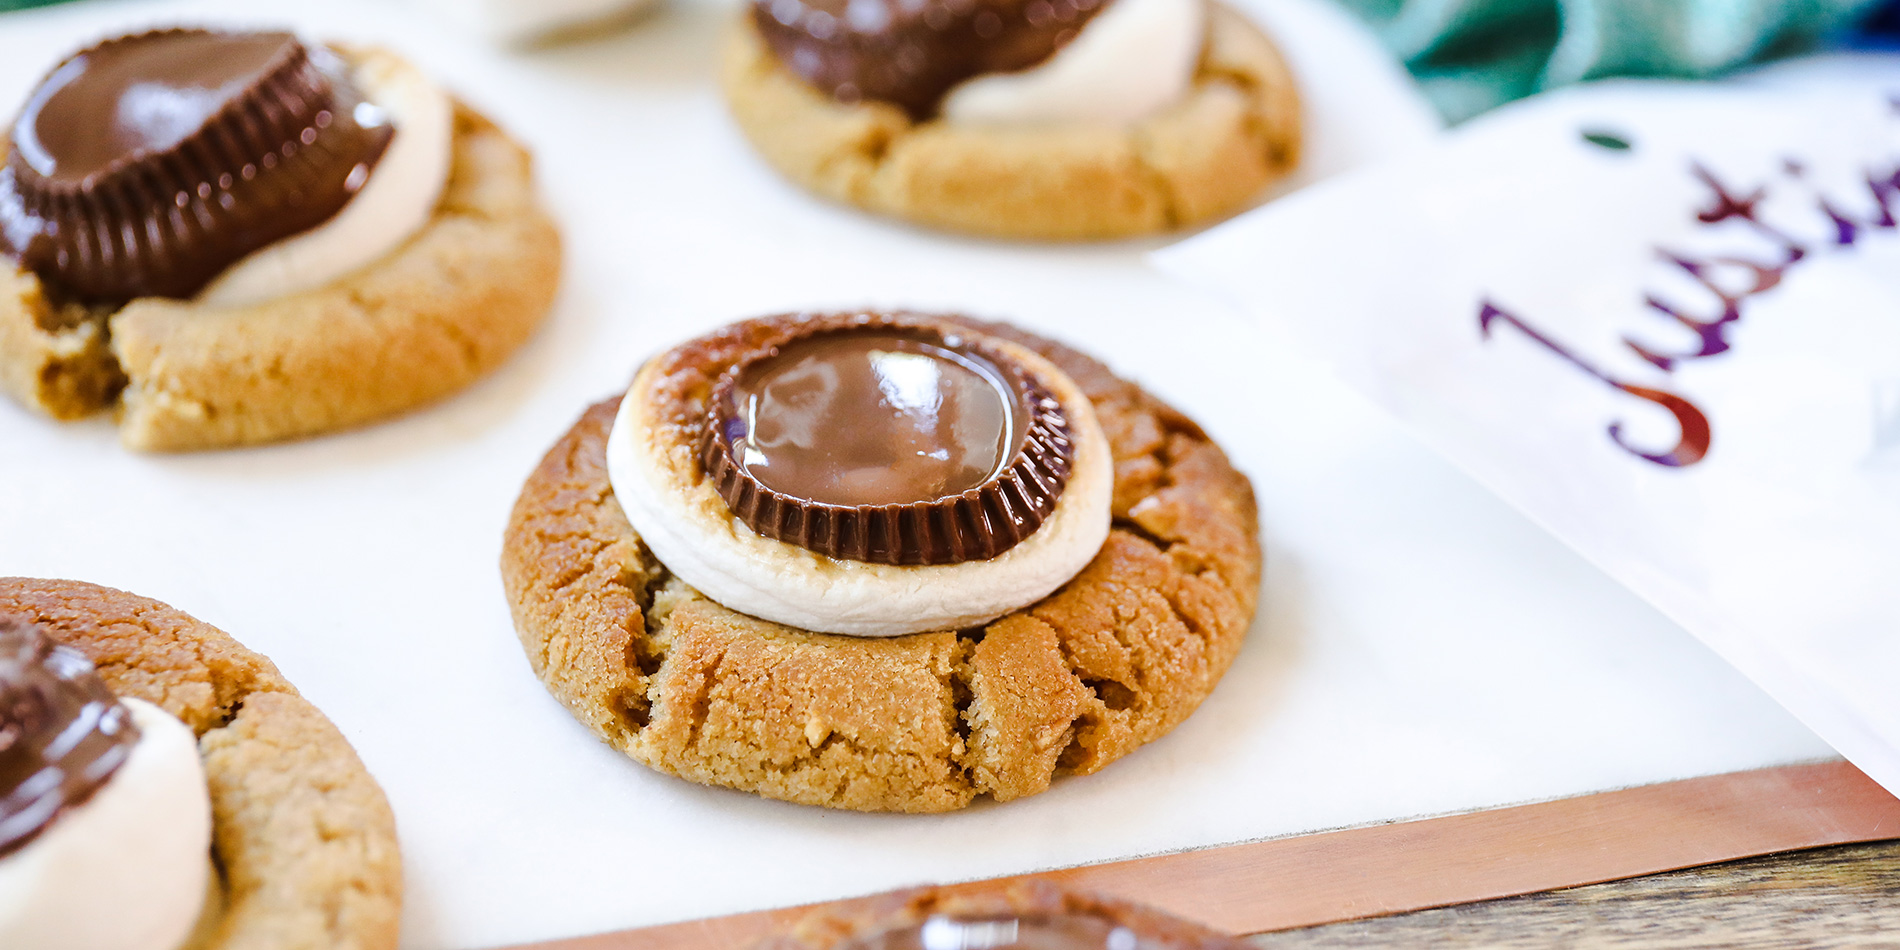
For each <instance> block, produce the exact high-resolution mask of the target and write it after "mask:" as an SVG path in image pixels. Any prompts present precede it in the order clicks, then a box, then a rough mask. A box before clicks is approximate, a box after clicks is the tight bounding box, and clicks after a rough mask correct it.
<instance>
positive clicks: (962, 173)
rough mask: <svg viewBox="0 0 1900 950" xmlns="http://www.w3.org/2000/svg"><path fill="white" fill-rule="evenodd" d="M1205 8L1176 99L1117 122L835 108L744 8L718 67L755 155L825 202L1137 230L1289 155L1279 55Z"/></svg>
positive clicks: (981, 225)
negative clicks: (1003, 123)
mask: <svg viewBox="0 0 1900 950" xmlns="http://www.w3.org/2000/svg"><path fill="white" fill-rule="evenodd" d="M1208 13H1209V16H1208V38H1207V46H1206V48H1205V50H1204V51H1203V52H1202V54H1201V63H1200V67H1199V71H1198V73H1197V74H1196V76H1195V80H1194V85H1193V86H1192V88H1191V89H1190V90H1189V92H1188V94H1187V96H1186V97H1185V98H1183V99H1182V100H1181V101H1180V102H1178V103H1175V104H1174V105H1172V106H1170V107H1168V108H1167V109H1165V110H1163V111H1162V112H1160V113H1158V114H1156V115H1153V116H1150V117H1148V118H1146V119H1143V120H1142V121H1141V122H1139V123H1137V124H1135V125H1134V126H1132V127H1127V128H1123V127H1119V126H1107V125H1084V124H1076V125H1059V126H1047V127H1043V126H1035V127H1022V128H1013V127H997V126H977V125H970V126H962V125H956V124H953V123H948V122H942V121H931V122H925V123H922V124H917V123H913V122H912V121H911V120H910V118H909V117H908V116H906V115H905V114H904V112H903V111H902V110H900V109H898V108H897V107H895V106H892V105H889V104H886V103H880V102H861V103H857V104H851V105H847V104H843V103H839V102H837V101H834V100H833V99H831V98H830V97H829V96H826V95H825V94H823V93H821V92H819V91H818V90H816V89H814V88H812V87H811V86H810V85H808V84H806V83H805V82H804V81H802V80H800V79H798V78H797V77H796V76H794V75H792V73H791V72H789V71H787V70H786V69H785V67H784V66H783V65H782V64H781V63H779V61H778V60H777V58H776V57H775V56H774V55H773V54H772V52H771V51H770V50H769V49H767V47H766V46H765V43H764V41H763V40H761V39H760V37H759V35H758V31H757V30H756V29H755V28H754V27H753V26H752V21H751V18H750V17H741V18H740V20H739V22H737V23H736V24H734V26H733V28H732V30H731V33H730V36H729V37H728V39H727V41H726V49H725V56H724V68H723V71H722V78H723V82H724V86H725V91H726V99H727V101H728V103H729V104H730V105H731V108H732V114H733V116H734V118H735V119H737V120H738V123H739V127H740V129H742V130H743V131H744V132H745V134H746V136H747V137H748V138H750V139H751V140H752V144H753V145H754V146H755V147H757V148H758V150H759V153H760V154H761V155H763V156H764V157H765V160H766V161H767V162H768V163H770V164H771V165H772V166H773V167H774V168H777V169H778V170H779V171H780V172H781V173H783V174H784V175H785V176H786V177H788V178H790V179H792V180H793V181H794V182H797V183H798V184H800V185H802V186H804V187H805V188H808V189H810V190H812V191H814V192H817V193H818V194H820V195H823V196H825V197H827V198H831V199H833V200H836V201H842V202H846V203H848V204H853V205H857V206H858V207H860V208H863V209H865V210H867V211H873V212H876V213H879V214H887V215H891V216H893V217H898V218H903V219H905V220H907V221H912V222H915V223H917V224H923V225H928V226H930V227H935V228H943V229H946V230H951V231H964V232H968V233H972V234H981V235H989V236H993V237H1006V238H1033V239H1043V240H1090V239H1101V238H1116V237H1126V236H1130V235H1136V234H1149V233H1153V232H1157V231H1166V230H1170V229H1174V228H1185V227H1191V226H1193V225H1196V224H1200V223H1204V222H1207V221H1210V220H1213V219H1215V218H1218V217H1222V216H1224V215H1228V214H1232V213H1233V212H1235V211H1238V210H1240V209H1241V208H1243V207H1245V206H1246V205H1247V204H1248V202H1250V201H1252V200H1253V199H1254V198H1256V197H1258V196H1259V194H1260V192H1261V190H1262V189H1263V188H1265V187H1266V186H1267V184H1268V183H1270V182H1272V181H1274V180H1275V179H1278V178H1280V177H1281V176H1282V175H1284V174H1286V173H1287V172H1288V171H1291V170H1292V168H1293V166H1294V164H1295V163H1296V162H1297V160H1298V156H1299V145H1300V105H1299V95H1298V93H1297V91H1296V90H1295V88H1294V85H1293V77H1292V73H1291V72H1290V71H1289V70H1288V69H1287V66H1286V63H1285V61H1284V60H1282V59H1281V57H1280V53H1279V51H1278V50H1276V49H1274V47H1273V44H1272V43H1271V42H1270V41H1269V40H1268V39H1267V38H1266V37H1265V36H1263V35H1262V34H1261V33H1260V31H1259V30H1258V29H1257V28H1255V27H1254V25H1253V24H1252V23H1250V22H1248V21H1247V19H1246V18H1244V17H1242V16H1241V15H1239V14H1237V13H1235V12H1234V11H1232V10H1230V9H1228V8H1227V7H1225V6H1222V5H1221V4H1219V3H1215V2H1211V0H1210V3H1209V10H1208Z"/></svg>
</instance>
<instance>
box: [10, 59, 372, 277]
mask: <svg viewBox="0 0 1900 950" xmlns="http://www.w3.org/2000/svg"><path fill="white" fill-rule="evenodd" d="M394 134H395V130H394V129H393V128H392V127H391V126H390V125H389V123H388V121H387V118H386V116H385V115H384V114H383V112H382V110H380V109H378V108H377V107H376V106H375V105H373V104H371V103H368V102H366V101H365V100H364V99H363V97H362V95H361V94H360V93H359V92H358V91H357V90H356V89H355V87H354V86H353V84H352V83H351V81H350V79H349V77H348V75H347V70H346V67H345V66H344V64H343V63H342V61H341V60H340V59H338V57H336V56H335V55H334V54H332V53H330V52H329V51H328V50H327V49H324V48H322V47H315V48H309V47H305V46H304V45H303V44H302V43H300V42H299V41H298V40H297V38H296V37H295V36H293V35H291V34H289V33H275V32H265V33H223V32H211V31H206V30H183V29H174V30H158V31H153V32H149V33H141V34H137V35H133V36H127V37H121V38H119V39H113V40H107V41H105V42H103V43H100V44H98V45H96V46H93V47H91V48H89V49H86V50H84V51H82V52H80V53H78V54H75V55H74V56H72V57H71V58H70V59H67V60H66V61H65V62H64V63H62V64H60V66H59V67H58V68H56V69H54V70H53V71H52V73H51V74H49V75H48V76H47V78H46V79H45V80H43V81H42V82H41V84H40V85H39V87H38V88H37V89H35V90H34V92H33V94H32V95H31V97H30V98H29V99H28V100H27V103H26V106H25V108H24V109H23V110H22V112H21V114H20V117H19V119H18V120H17V121H16V122H15V123H14V125H13V127H12V130H11V135H10V140H9V147H8V150H7V160H6V165H5V167H4V168H3V169H0V251H4V252H5V253H7V254H8V255H10V256H12V257H13V258H14V259H15V260H17V261H18V262H19V263H20V265H21V266H23V267H25V268H27V269H29V270H32V271H33V272H35V273H37V274H38V275H39V276H40V278H41V279H42V280H43V281H44V282H46V283H47V284H48V285H49V286H50V287H52V288H53V289H54V290H55V291H56V292H58V293H59V294H61V295H63V296H65V297H68V298H70V299H73V300H76V301H80V302H84V303H91V304H108V305H110V304H118V303H123V302H125V301H127V300H130V299H133V298H135V297H147V296H153V297H174V298H181V299H184V298H190V297H192V296H194V295H195V294H197V292H198V291H200V290H202V289H203V288H204V287H205V285H207V284H208V283H210V282H211V280H212V279H213V278H215V277H217V276H218V275H219V274H220V273H222V272H223V271H224V270H225V269H226V268H227V267H229V266H230V265H231V264H233V263H235V262H236V261H238V260H239V259H240V258H242V257H244V256H245V255H247V254H249V253H251V252H252V251H255V250H257V249H258V248H261V247H263V246H265V245H267V244H270V243H272V242H274V241H277V240H280V239H282V238H285V237H288V236H290V235H293V234H297V233H299V232H302V231H306V230H309V229H310V228H313V227H315V226H317V225H319V224H322V223H323V222H325V221H327V220H329V219H330V218H331V217H332V216H334V215H335V214H336V213H337V212H338V211H340V210H341V209H342V208H343V207H344V206H345V205H346V204H347V203H348V202H349V201H350V199H351V198H352V197H353V196H354V195H355V194H356V193H357V191H358V190H360V189H361V188H362V187H363V184H364V183H365V181H367V180H368V178H369V174H370V171H371V170H372V169H373V168H374V166H375V165H376V163H377V161H378V160H379V159H380V158H381V157H382V155H383V152H384V151H385V149H387V147H388V145H389V141H390V139H391V137H392V136H393V135H394Z"/></svg>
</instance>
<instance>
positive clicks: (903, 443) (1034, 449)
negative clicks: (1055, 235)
mask: <svg viewBox="0 0 1900 950" xmlns="http://www.w3.org/2000/svg"><path fill="white" fill-rule="evenodd" d="M710 402H711V405H710V406H709V415H710V417H709V419H708V422H707V426H706V430H705V435H704V439H705V442H704V444H703V445H702V446H701V462H702V464H703V465H704V469H705V473H706V476H707V477H708V479H709V480H710V481H711V482H712V485H713V488H714V490H715V491H716V492H718V494H719V496H720V497H721V498H723V499H725V501H726V505H727V507H728V508H729V509H730V510H731V511H732V513H733V514H735V515H737V516H738V517H739V519H740V520H741V521H743V522H745V524H746V525H747V526H748V527H750V528H751V529H752V530H753V531H755V532H757V533H758V534H759V535H761V536H763V537H766V538H771V539H773V540H777V541H784V542H787V543H790V544H796V545H798V546H800V547H804V548H807V549H809V550H812V551H817V552H818V553H820V554H824V555H827V556H829V557H835V558H843V559H846V560H855V561H870V562H875V563H882V564H955V563H958V562H961V561H971V560H985V559H988V558H993V557H996V556H997V555H999V554H1001V553H1003V552H1004V551H1007V550H1009V549H1010V548H1011V547H1013V546H1015V545H1016V544H1018V543H1020V542H1021V541H1022V540H1023V539H1024V538H1027V537H1028V536H1029V535H1030V534H1032V533H1034V532H1035V531H1036V529H1037V528H1038V527H1040V526H1041V525H1042V523H1043V521H1044V520H1046V519H1047V518H1048V517H1049V515H1050V514H1052V513H1053V512H1054V511H1055V507H1056V500H1057V498H1058V496H1059V495H1060V494H1061V493H1062V489H1063V487H1064V486H1065V485H1066V484H1067V483H1068V478H1069V474H1070V469H1071V466H1072V464H1073V461H1074V460H1073V455H1072V453H1073V451H1074V447H1073V445H1072V444H1071V443H1070V441H1069V422H1068V418H1067V416H1066V415H1065V414H1064V412H1063V408H1062V404H1061V402H1060V401H1058V400H1057V399H1056V398H1055V397H1054V396H1053V395H1051V394H1050V393H1049V391H1048V390H1047V389H1046V388H1044V386H1043V384H1042V383H1041V382H1040V381H1039V380H1037V379H1035V378H1034V376H1033V375H1032V374H1031V373H1029V372H1028V370H1027V369H1025V368H1024V367H1022V366H1020V365H1018V364H1017V362H1016V361H1015V360H1014V359H1012V358H1011V357H1009V356H1007V355H1005V353H1004V351H1002V350H1000V349H997V348H995V347H993V346H991V345H990V344H989V343H987V342H985V341H984V340H983V338H981V337H980V336H978V335H975V334H965V333H962V332H960V331H949V330H946V329H943V328H938V327H934V326H930V325H916V324H912V323H908V322H906V321H905V320H901V319H898V318H895V317H883V316H878V315H871V314H864V315H859V316H857V317H855V318H853V319H852V321H851V322H850V323H848V324H844V325H839V324H836V323H833V324H831V325H829V326H825V325H823V323H822V322H820V323H819V324H814V325H813V326H812V327H811V328H809V329H807V330H806V331H805V332H803V333H802V334H800V335H799V336H796V337H793V338H791V339H789V340H784V341H781V342H780V343H778V344H777V345H775V346H772V347H767V348H764V349H762V350H761V351H758V352H755V353H753V354H751V355H749V356H747V357H746V358H743V359H741V360H739V361H738V362H737V363H736V364H735V365H734V366H733V367H732V368H731V369H729V370H727V371H726V373H725V374H724V375H722V376H721V377H720V379H719V381H718V382H717V383H716V384H715V385H714V387H713V392H712V396H711V400H710Z"/></svg>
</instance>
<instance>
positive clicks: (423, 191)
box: [198, 51, 455, 307]
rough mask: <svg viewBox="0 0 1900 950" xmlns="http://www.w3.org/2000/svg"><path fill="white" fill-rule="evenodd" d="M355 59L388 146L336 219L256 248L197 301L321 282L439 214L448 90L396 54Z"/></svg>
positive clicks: (243, 297)
mask: <svg viewBox="0 0 1900 950" xmlns="http://www.w3.org/2000/svg"><path fill="white" fill-rule="evenodd" d="M353 61H354V67H355V68H354V69H352V70H351V78H352V79H353V80H354V81H355V82H356V84H357V88H358V89H361V90H362V91H363V96H364V98H365V99H366V100H368V103H373V105H369V108H380V109H382V110H384V111H386V112H387V113H388V114H389V118H390V121H391V123H392V124H394V125H395V127H396V135H395V137H394V138H392V139H390V140H389V149H388V150H387V151H386V152H384V153H383V157H382V160H381V161H378V162H377V163H376V165H375V168H374V169H373V170H372V171H371V172H370V175H369V178H368V180H367V181H365V182H364V183H363V188H362V190H361V191H359V192H357V194H356V197H354V198H352V199H350V203H349V204H346V205H344V206H343V210H341V211H339V212H337V214H336V216H335V217H333V218H331V219H330V220H328V221H326V222H324V223H323V224H321V225H319V226H317V227H315V228H312V229H310V230H308V231H305V232H303V233H301V234H296V235H292V236H291V237H288V238H285V239H283V240H281V241H277V242H275V243H272V244H268V245H265V246H264V247H261V248H258V249H257V250H256V251H253V252H251V253H250V254H249V255H248V256H246V257H245V258H244V259H243V260H241V261H238V262H237V263H236V264H233V265H231V266H230V268H228V269H227V270H225V272H224V273H223V274H220V275H218V278H217V279H216V280H214V281H212V282H211V284H210V285H209V286H207V287H206V288H205V289H204V291H203V292H202V293H200V294H199V295H198V302H199V303H202V304H206V305H209V306H214V307H236V306H245V305H248V304H255V303H261V302H263V301H266V300H271V299H274V298H277V297H284V296H288V295H290V294H294V293H298V292H300V291H305V290H314V289H316V288H318V287H322V286H324V285H326V284H329V283H331V282H332V281H335V280H336V279H337V278H339V277H342V276H344V275H346V274H349V273H350V272H352V271H354V270H356V269H357V268H360V267H362V266H363V265H365V264H368V263H370V262H372V261H375V260H378V259H380V258H382V257H383V256H384V255H386V254H388V253H389V252H390V251H392V250H394V249H395V248H396V246H397V245H399V244H401V243H402V242H404V241H406V240H408V239H409V237H410V235H412V234H414V233H416V232H417V231H419V230H421V229H422V226H423V225H425V224H427V223H429V219H430V217H431V216H433V215H434V214H435V206H436V202H437V201H438V200H440V199H441V197H442V188H443V186H444V185H445V184H446V183H447V182H448V177H449V158H450V151H451V148H452V146H453V139H454V132H455V109H454V106H453V105H452V104H451V103H450V101H449V96H448V93H446V92H443V91H442V89H441V87H439V86H437V85H436V84H435V83H434V82H431V81H430V79H429V77H428V76H426V75H424V74H423V73H422V71H421V70H420V69H418V68H416V67H415V66H414V65H412V64H410V63H409V62H408V61H406V60H404V59H402V58H401V57H398V56H395V55H393V54H390V53H384V52H380V51H375V52H370V53H368V54H366V55H364V56H362V57H360V58H353ZM359 108H360V107H359Z"/></svg>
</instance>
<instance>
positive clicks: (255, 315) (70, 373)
mask: <svg viewBox="0 0 1900 950" xmlns="http://www.w3.org/2000/svg"><path fill="white" fill-rule="evenodd" d="M454 121H455V130H454V139H453V154H452V159H451V162H452V164H451V167H450V172H449V179H448V182H447V185H446V187H445V190H444V192H443V195H442V199H441V201H440V203H439V204H438V205H437V207H436V210H435V213H434V216H433V217H432V218H431V219H430V220H429V222H428V223H427V224H426V225H424V226H423V228H422V230H421V231H419V232H418V233H416V234H415V235H414V236H413V237H411V238H410V239H409V240H408V241H407V242H405V243H404V244H402V245H401V246H399V247H398V248H397V249H396V250H395V251H393V252H392V253H390V254H389V255H387V256H385V257H384V258H382V259H381V260H378V261H376V262H374V263H372V264H371V265H369V266H367V267H364V268H363V269H361V270H359V271H357V272H355V273H352V274H350V275H348V276H346V277H344V278H342V279H339V280H337V281H336V282H334V283H332V284H330V285H328V286H324V287H320V288H317V289H315V290H309V291H305V292H301V293H293V294H290V295H288V296H284V297H280V298H277V299H274V300H268V301H264V302H261V303H256V304H251V305H245V306H234V307H215V308H214V307H208V306H204V305H200V304H194V303H191V302H189V301H180V300H169V299H163V298H157V297H141V298H138V299H135V300H133V301H132V302H130V303H129V304H126V305H125V306H123V307H120V308H117V309H111V308H105V307H87V306H82V305H79V304H73V303H59V302H56V301H55V300H53V299H51V297H50V295H49V294H48V293H47V290H46V288H44V287H43V286H42V284H41V281H40V279H39V278H38V277H37V276H35V275H34V274H33V273H32V272H30V271H27V270H24V269H22V268H19V267H16V266H14V265H13V264H12V263H11V262H5V261H0V390H3V391H5V392H6V393H8V394H9V395H11V396H13V397H14V398H15V399H16V400H18V401H19V402H21V403H23V404H25V405H27V406H31V407H33V408H35V409H38V410H39V411H41V412H43V413H45V414H47V415H49V416H51V417H53V418H55V419H77V418H81V417H84V416H87V415H90V414H92V413H95V412H99V411H101V410H105V409H110V408H116V410H117V412H118V420H119V435H120V438H121V440H123V441H124V443H125V444H126V445H127V446H128V447H131V448H135V449H144V450H148V451H183V450H192V449H207V448H217V447H222V446H234V445H249V444H254V443H261V442H273V441H278V440H283V439H293V438H298V437H301V436H308V435H313V434H316V433H320V432H327V431H331V430H334V429H341V428H347V427H350V426H355V425H360V424H363V423H366V422H370V421H373V420H376V419H380V418H383V417H386V416H390V415H394V414H396V413H399V412H402V411H404V410H406V409H411V408H414V407H416V406H420V405H422V404H424V403H428V402H431V401H433V400H436V399H439V398H441V397H443V396H446V395H448V394H450V393H452V392H455V391H456V390H459V389H461V388H463V387H465V386H467V385H468V384H469V383H471V382H473V381H474V380H475V379H477V378H478V377H480V376H482V375H484V374H486V373H487V372H489V371H490V370H493V369H494V368H495V367H497V366H499V365H500V364H501V362H502V361H503V360H504V359H506V358H507V357H508V355H509V354H511V353H513V352H514V351H515V349H516V348H518V347H519V346H520V345H521V344H522V343H523V342H525V341H526V340H527V338H528V336H529V335H530V334H531V333H532V332H533V331H534V329H535V327H537V326H538V325H540V322H541V320H542V318H543V317H544V316H545V315H546V314H547V311H548V306H549V303H550V302H551V301H552V300H553V297H554V292H555V287H556V285H557V283H558V281H559V276H560V259H561V253H560V235H559V233H558V232H557V231H556V229H555V227H554V223H553V221H552V220H550V219H549V217H548V216H547V213H546V212H545V211H543V210H542V209H541V207H540V204H539V202H538V200H537V198H536V195H535V188H534V180H533V174H532V167H531V161H530V159H529V156H528V153H527V151H526V149H524V148H523V147H522V146H521V145H520V144H518V143H517V142H515V141H514V140H513V139H512V138H510V137H509V136H508V135H507V134H506V133H505V132H503V131H502V130H501V129H499V128H497V127H496V126H495V125H494V124H493V123H492V122H490V121H488V120H487V119H486V118H484V117H483V116H482V115H481V114H479V113H477V112H476V111H474V110H473V109H471V108H469V107H467V106H466V105H458V106H457V108H456V110H455V120H454Z"/></svg>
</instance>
